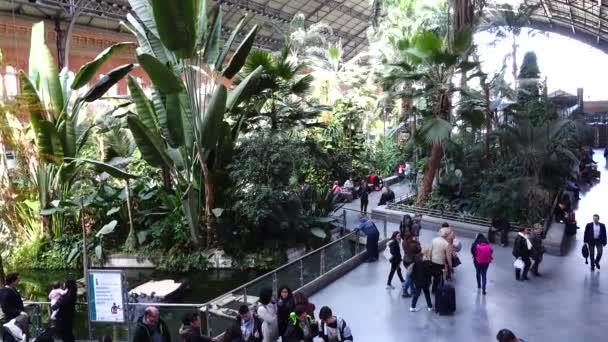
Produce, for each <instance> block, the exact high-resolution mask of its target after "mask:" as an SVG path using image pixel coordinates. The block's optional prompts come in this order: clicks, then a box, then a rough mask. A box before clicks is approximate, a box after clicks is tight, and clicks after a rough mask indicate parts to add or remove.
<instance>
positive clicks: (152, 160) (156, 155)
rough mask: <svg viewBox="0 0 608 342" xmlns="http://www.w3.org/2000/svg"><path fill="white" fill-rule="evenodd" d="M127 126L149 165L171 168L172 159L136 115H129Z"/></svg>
mask: <svg viewBox="0 0 608 342" xmlns="http://www.w3.org/2000/svg"><path fill="white" fill-rule="evenodd" d="M127 125H128V126H129V129H130V130H131V133H132V134H133V139H135V143H136V144H137V147H138V148H139V151H140V152H141V155H142V157H143V158H144V160H145V161H146V162H148V164H150V165H151V166H154V167H164V166H167V167H170V166H171V165H172V163H171V158H169V156H168V155H167V153H166V151H165V149H164V146H162V145H161V144H160V143H158V142H157V141H156V139H155V138H154V136H153V134H152V133H151V132H150V131H149V130H148V129H147V128H146V126H145V125H144V124H143V123H142V122H141V121H140V120H139V118H138V117H137V116H135V115H132V114H131V115H127Z"/></svg>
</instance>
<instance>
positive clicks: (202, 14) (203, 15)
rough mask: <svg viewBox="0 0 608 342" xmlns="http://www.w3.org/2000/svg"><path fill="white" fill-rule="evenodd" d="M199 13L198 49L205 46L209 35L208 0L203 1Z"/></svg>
mask: <svg viewBox="0 0 608 342" xmlns="http://www.w3.org/2000/svg"><path fill="white" fill-rule="evenodd" d="M218 7H220V6H218ZM197 15H198V18H197V21H196V25H197V26H196V50H197V51H198V50H200V49H202V48H203V47H204V46H205V36H206V35H207V1H201V5H200V7H199V9H198V14H197Z"/></svg>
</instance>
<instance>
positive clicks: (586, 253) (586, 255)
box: [581, 244, 589, 264]
mask: <svg viewBox="0 0 608 342" xmlns="http://www.w3.org/2000/svg"><path fill="white" fill-rule="evenodd" d="M581 254H583V258H585V264H589V261H588V260H587V259H588V258H589V247H588V246H587V244H584V245H583V248H582V249H581Z"/></svg>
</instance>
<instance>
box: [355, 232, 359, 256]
mask: <svg viewBox="0 0 608 342" xmlns="http://www.w3.org/2000/svg"><path fill="white" fill-rule="evenodd" d="M358 254H359V231H357V232H355V255H358Z"/></svg>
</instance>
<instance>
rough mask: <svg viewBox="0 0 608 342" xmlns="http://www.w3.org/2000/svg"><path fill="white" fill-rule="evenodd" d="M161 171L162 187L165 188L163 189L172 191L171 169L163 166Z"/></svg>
mask: <svg viewBox="0 0 608 342" xmlns="http://www.w3.org/2000/svg"><path fill="white" fill-rule="evenodd" d="M161 172H162V174H163V187H164V188H165V191H167V192H168V193H173V179H172V178H171V169H169V168H168V167H166V166H163V168H162V169H161Z"/></svg>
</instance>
